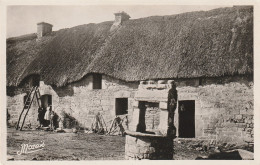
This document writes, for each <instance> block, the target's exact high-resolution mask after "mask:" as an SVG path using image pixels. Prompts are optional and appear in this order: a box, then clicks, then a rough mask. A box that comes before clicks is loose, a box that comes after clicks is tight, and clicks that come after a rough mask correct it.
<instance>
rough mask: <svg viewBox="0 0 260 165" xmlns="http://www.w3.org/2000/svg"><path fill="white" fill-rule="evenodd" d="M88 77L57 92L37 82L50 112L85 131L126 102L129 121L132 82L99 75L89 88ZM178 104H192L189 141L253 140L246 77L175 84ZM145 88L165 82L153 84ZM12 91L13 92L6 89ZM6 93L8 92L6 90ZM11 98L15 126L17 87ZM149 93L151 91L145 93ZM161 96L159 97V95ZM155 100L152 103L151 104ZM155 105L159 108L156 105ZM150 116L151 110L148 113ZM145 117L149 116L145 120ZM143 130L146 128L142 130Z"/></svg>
mask: <svg viewBox="0 0 260 165" xmlns="http://www.w3.org/2000/svg"><path fill="white" fill-rule="evenodd" d="M91 80H92V77H91V75H90V76H88V77H85V78H84V79H82V80H81V81H78V82H75V83H72V84H69V85H67V86H66V87H62V88H57V87H52V86H49V85H45V84H44V83H43V82H41V84H40V93H41V95H44V94H50V95H52V103H53V109H54V111H55V112H56V113H57V114H58V115H59V114H60V113H61V112H62V111H65V112H66V113H68V114H70V115H71V116H73V117H75V118H76V119H77V120H78V122H79V123H80V124H81V125H82V126H85V127H89V126H90V125H91V122H92V119H93V117H94V115H95V114H97V113H98V112H100V113H101V114H102V115H103V117H104V119H105V121H106V122H107V125H108V126H109V124H110V122H111V121H112V119H113V118H114V117H115V99H116V98H128V110H129V118H128V119H129V120H131V119H132V117H131V115H132V114H133V104H134V96H135V95H137V96H138V92H137V93H136V91H137V90H138V84H137V83H126V82H124V81H120V80H116V79H113V78H111V77H108V76H104V75H103V76H102V89H96V90H93V89H91ZM176 83H177V90H178V100H179V101H182V100H194V101H195V139H198V140H210V141H216V142H232V143H241V142H244V141H253V137H254V128H253V127H254V117H253V114H254V95H253V80H252V78H248V77H241V76H236V77H222V78H204V79H186V80H176ZM148 85H150V86H151V88H154V87H155V86H160V88H162V89H164V88H165V87H164V86H165V84H160V83H159V84H157V82H154V83H152V84H148ZM12 90H14V89H12ZM12 90H11V91H12ZM16 90H17V91H18V92H17V91H16V92H10V91H9V92H8V93H12V94H13V93H15V94H14V95H10V96H7V109H8V112H9V113H10V115H11V119H10V123H15V122H16V121H17V120H18V116H19V114H20V112H21V110H22V108H23V97H24V96H25V95H26V93H25V91H24V90H21V88H18V89H16ZM151 92H153V91H152V90H151ZM160 92H161V93H160ZM159 95H163V97H167V91H166V90H158V98H159V97H160V96H159ZM151 101H152V102H154V101H155V102H158V100H151ZM160 106H161V105H160ZM37 108H38V107H37V104H36V102H34V103H33V104H32V109H31V110H30V112H29V114H28V118H27V119H26V123H28V122H29V121H30V122H31V123H32V124H33V125H36V124H37V123H38V121H37ZM148 112H151V115H147V117H148V116H150V117H151V118H152V117H153V116H154V115H152V114H153V113H154V112H155V111H154V110H152V109H151V111H148ZM148 118H149V117H148ZM157 120H158V119H157ZM174 122H175V126H176V128H177V136H178V122H179V121H178V107H177V109H176V112H175V119H174ZM148 127H149V126H148Z"/></svg>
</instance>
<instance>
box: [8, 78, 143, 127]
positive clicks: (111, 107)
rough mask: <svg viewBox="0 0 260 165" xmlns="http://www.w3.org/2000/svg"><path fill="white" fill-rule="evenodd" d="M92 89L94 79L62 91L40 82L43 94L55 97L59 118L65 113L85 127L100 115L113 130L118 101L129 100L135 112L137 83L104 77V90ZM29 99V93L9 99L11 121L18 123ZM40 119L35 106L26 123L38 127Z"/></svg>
mask: <svg viewBox="0 0 260 165" xmlns="http://www.w3.org/2000/svg"><path fill="white" fill-rule="evenodd" d="M92 85H93V84H92V75H90V76H88V77H85V78H84V79H82V80H81V81H78V82H75V83H72V84H70V85H68V86H66V87H61V88H57V87H52V86H50V85H46V84H44V82H40V93H41V95H45V94H49V95H51V96H52V108H53V110H54V111H55V112H56V113H57V114H58V116H61V113H62V112H65V113H67V114H69V115H71V116H72V117H74V118H75V119H76V120H77V122H78V123H79V125H80V126H82V127H90V126H91V123H92V121H93V118H94V116H95V115H96V114H97V113H98V112H99V113H100V114H101V115H102V116H103V118H104V119H105V121H106V125H107V126H110V123H111V122H112V120H113V119H114V117H115V99H116V98H128V108H129V109H131V108H132V102H133V101H132V99H133V97H134V91H135V90H136V89H137V87H138V84H137V83H126V82H123V81H120V80H116V79H113V78H111V77H108V76H104V75H103V76H102V89H91V88H92ZM62 89H65V90H62ZM25 95H26V93H21V94H19V95H15V96H8V97H7V109H8V111H9V113H10V114H11V120H10V121H12V122H15V121H17V120H18V115H19V114H20V112H21V110H22V109H23V101H22V100H23V96H25ZM37 115H38V105H37V104H36V102H34V103H33V104H32V108H31V109H30V111H29V114H28V117H27V118H26V123H28V122H30V123H32V125H37V124H38V121H37V117H38V116H37Z"/></svg>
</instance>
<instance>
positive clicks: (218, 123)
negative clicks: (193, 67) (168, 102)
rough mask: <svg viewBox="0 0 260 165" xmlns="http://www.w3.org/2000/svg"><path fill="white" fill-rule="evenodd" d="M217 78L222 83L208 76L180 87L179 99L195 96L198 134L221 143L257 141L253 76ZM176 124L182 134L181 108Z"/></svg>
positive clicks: (190, 98)
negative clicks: (179, 121)
mask: <svg viewBox="0 0 260 165" xmlns="http://www.w3.org/2000/svg"><path fill="white" fill-rule="evenodd" d="M194 81H196V80H194ZM215 82H218V83H215V84H214V79H207V81H206V80H204V84H202V85H199V86H197V87H192V86H181V87H178V88H177V90H178V100H179V101H181V100H195V134H196V135H195V138H197V139H200V140H211V141H212V140H213V141H216V142H219V143H223V142H231V143H240V144H241V143H243V142H244V141H253V137H254V133H253V132H254V131H253V123H254V119H253V118H254V117H253V115H254V106H253V103H254V95H253V82H252V80H250V78H249V79H247V78H243V77H241V78H239V77H235V78H219V79H215ZM220 82H222V83H220ZM223 82H224V83H223ZM175 125H176V127H177V136H178V110H176V115H175Z"/></svg>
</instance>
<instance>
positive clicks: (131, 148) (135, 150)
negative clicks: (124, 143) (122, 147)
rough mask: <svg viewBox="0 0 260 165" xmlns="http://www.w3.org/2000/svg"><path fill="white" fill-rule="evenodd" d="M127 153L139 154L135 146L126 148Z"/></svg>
mask: <svg viewBox="0 0 260 165" xmlns="http://www.w3.org/2000/svg"><path fill="white" fill-rule="evenodd" d="M128 151H129V152H131V153H134V154H138V153H139V152H140V149H139V147H137V146H135V145H129V146H128Z"/></svg>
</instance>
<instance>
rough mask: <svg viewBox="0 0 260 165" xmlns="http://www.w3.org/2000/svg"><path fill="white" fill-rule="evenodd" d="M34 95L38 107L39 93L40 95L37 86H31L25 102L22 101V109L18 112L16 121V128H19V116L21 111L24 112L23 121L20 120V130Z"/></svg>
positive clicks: (39, 102) (39, 103) (39, 104)
mask: <svg viewBox="0 0 260 165" xmlns="http://www.w3.org/2000/svg"><path fill="white" fill-rule="evenodd" d="M35 97H36V99H37V103H38V106H39V108H41V101H40V99H41V95H40V91H39V88H38V86H34V87H32V89H31V90H30V92H29V94H28V95H27V98H26V100H25V103H24V107H23V110H22V112H21V113H20V116H19V119H18V122H17V125H16V130H18V129H19V123H20V120H21V117H22V115H23V113H24V112H25V115H24V118H23V122H22V125H21V127H20V131H21V130H22V129H23V125H24V122H25V118H26V116H27V114H28V112H29V110H30V108H31V105H32V102H33V100H34V98H35Z"/></svg>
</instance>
